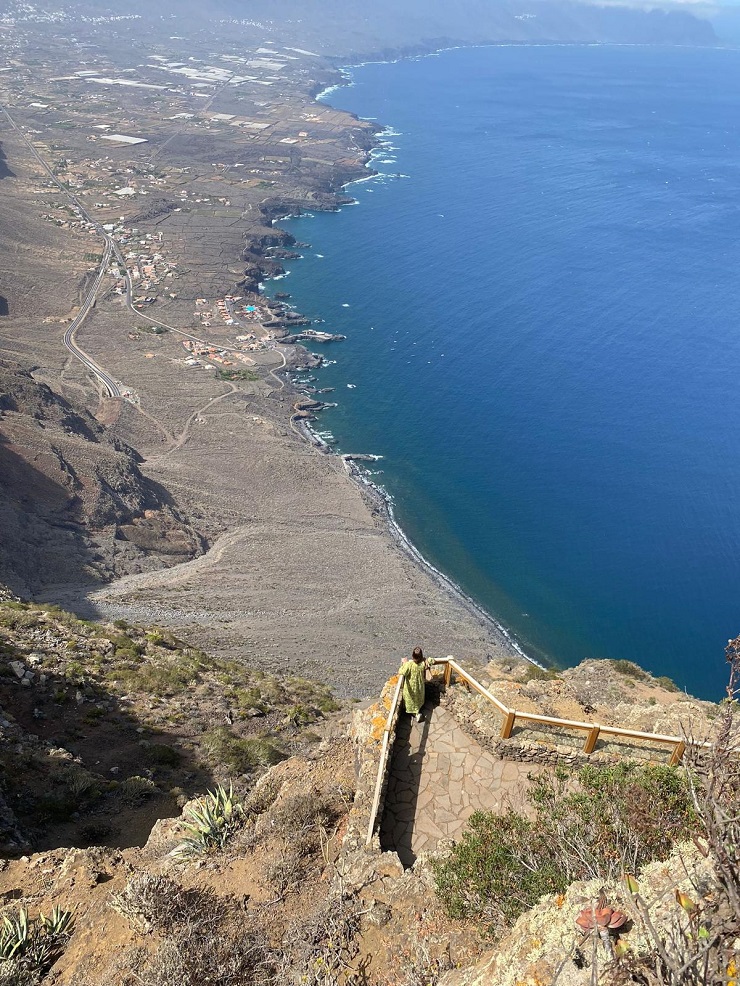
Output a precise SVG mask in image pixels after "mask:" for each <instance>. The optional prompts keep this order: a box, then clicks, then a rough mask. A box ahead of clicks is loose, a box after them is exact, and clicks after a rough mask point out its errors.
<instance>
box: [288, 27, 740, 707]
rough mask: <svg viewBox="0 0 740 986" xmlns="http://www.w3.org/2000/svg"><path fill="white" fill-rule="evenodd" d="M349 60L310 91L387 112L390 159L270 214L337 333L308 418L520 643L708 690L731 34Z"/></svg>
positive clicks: (729, 282)
mask: <svg viewBox="0 0 740 986" xmlns="http://www.w3.org/2000/svg"><path fill="white" fill-rule="evenodd" d="M351 78H352V84H351V85H350V86H348V87H345V88H341V89H338V90H334V91H332V92H330V93H327V94H326V95H325V96H324V97H323V98H325V99H326V100H327V101H328V102H330V103H331V104H332V105H334V106H337V107H341V108H344V109H347V110H351V111H352V112H354V113H356V114H358V115H359V116H362V117H370V118H374V119H376V120H377V121H378V122H379V125H382V126H384V127H387V128H390V129H389V130H387V131H386V135H385V137H384V138H383V139H384V143H383V145H382V146H381V149H380V152H379V153H378V154H377V155H376V156H375V161H374V167H375V168H376V169H377V170H379V171H380V172H382V174H381V175H380V176H379V177H378V178H375V179H373V180H370V181H366V182H361V183H355V184H353V185H352V186H350V187H349V189H348V191H349V192H350V194H352V195H354V196H355V197H356V199H357V203H358V204H357V205H356V206H354V207H347V208H343V209H342V210H341V212H340V213H339V214H317V215H315V216H311V217H301V218H299V219H294V220H289V221H286V222H282V223H281V224H280V225H281V226H283V227H284V228H287V229H289V230H290V231H291V232H292V233H293V234H294V235H295V236H296V237H297V238H298V239H299V240H301V241H308V242H310V243H311V248H310V249H305V250H303V251H302V252H303V254H304V257H303V259H301V260H298V261H290V262H288V264H287V266H288V268H289V269H290V275H289V276H288V277H287V278H286V279H281V280H278V281H276V282H271V284H270V286H269V290H270V291H271V292H272V293H274V292H275V291H289V292H290V293H291V295H292V301H291V303H294V304H295V305H296V306H297V308H298V309H299V310H300V311H302V312H304V313H305V314H307V315H310V316H311V317H313V318H317V319H318V318H322V319H324V320H325V323H324V324H323V325H318V326H317V328H322V329H326V330H329V331H333V332H340V333H343V334H345V335H346V336H347V341H346V342H342V343H335V344H331V345H329V346H324V347H323V348H322V349H321V352H322V353H323V354H324V355H325V356H327V357H328V358H330V359H332V360H336V363H335V364H333V365H330V366H328V367H325V368H323V369H321V370H319V371H318V372H317V373H316V374H315V376H316V381H315V382H314V383H313V385H314V386H316V387H322V388H323V387H333V388H335V390H334V392H333V393H332V394H331V395H326V396H325V398H324V399H325V400H330V401H334V400H335V401H336V402H337V404H338V406H337V407H336V408H334V409H331V410H328V411H325V412H323V413H322V414H321V416H320V421H319V422H318V423H317V426H316V427H317V430H318V431H321V432H328V433H330V434H331V435H332V436H333V437H334V438H335V440H336V443H337V445H336V447H337V448H338V449H339V450H340V451H343V452H354V453H358V452H360V453H377V454H379V455H382V456H383V459H382V460H381V461H380V462H379V463H378V464H377V466H378V469H379V470H382V472H379V473H378V474H377V475H376V476H375V477H374V478H375V480H376V481H377V482H379V483H381V484H382V485H383V486H384V487H385V489H386V490H387V491H388V493H389V494H390V495H391V497H392V498H393V501H394V504H395V513H396V517H397V519H398V521H399V523H400V525H401V526H402V528H403V529H404V531H405V532H406V533H407V535H408V536H409V537H410V538H411V540H412V541H413V542H414V543H415V544H416V546H417V547H418V548H419V549H420V550H421V551H422V552H423V554H424V555H425V556H426V557H427V558H428V559H429V560H430V561H431V562H432V563H433V564H434V565H435V566H437V567H438V568H439V569H441V570H442V571H444V572H445V573H446V574H447V575H448V576H450V577H451V578H452V579H454V580H455V581H456V582H457V583H459V585H460V586H461V587H462V588H463V589H464V590H465V591H466V592H467V593H468V594H469V595H470V596H471V597H473V598H474V599H475V600H476V601H477V602H478V603H480V604H481V605H482V606H483V607H484V608H485V609H487V610H488V611H489V612H490V613H491V614H493V615H494V616H495V617H496V618H497V619H499V620H500V621H501V622H502V623H503V624H504V625H505V626H506V627H508V628H510V629H511V630H512V631H513V633H514V634H515V635H516V638H517V639H518V641H519V642H520V644H521V646H522V647H523V648H524V649H525V651H527V652H528V653H529V654H531V655H532V656H533V657H535V658H538V659H544V660H546V661H550V662H553V663H555V664H557V665H563V666H565V665H570V664H574V663H577V662H578V661H580V660H582V659H583V658H586V657H609V658H626V659H629V660H634V661H637V662H639V663H640V664H642V665H643V666H645V667H646V668H648V669H649V670H651V671H652V672H653V673H654V674H656V675H669V676H670V677H671V678H673V679H674V680H675V681H676V682H677V684H678V685H679V686H680V687H681V688H686V689H687V690H688V691H690V692H692V693H693V694H696V695H699V696H701V697H706V698H713V699H718V698H720V697H722V694H723V689H724V685H725V683H726V665H725V660H724V647H725V645H726V643H727V640H728V638H729V637H731V636H735V635H736V634H738V633H740V399H739V395H740V51H737V50H702V49H680V48H653V47H649V48H648V47H646V48H643V47H603V46H590V47H568V46H545V47H539V46H514V47H506V46H497V47H486V48H477V49H467V50H454V51H447V52H443V53H441V54H439V55H436V56H433V57H427V58H421V59H417V60H406V61H399V62H397V63H392V64H368V65H364V66H360V67H358V68H354V69H352V70H351ZM314 348H315V349H318V347H314ZM422 643H423V641H422ZM459 656H461V657H464V655H459Z"/></svg>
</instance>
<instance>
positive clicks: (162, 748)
mask: <svg viewBox="0 0 740 986" xmlns="http://www.w3.org/2000/svg"><path fill="white" fill-rule="evenodd" d="M143 752H144V759H145V760H146V762H147V763H149V764H152V765H153V766H157V767H178V766H179V765H180V763H181V761H182V754H181V753H180V751H179V750H176V749H175V748H174V746H167V744H166V743H152V745H151V746H147V747H145V748H144V751H143Z"/></svg>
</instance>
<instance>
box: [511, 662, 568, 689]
mask: <svg viewBox="0 0 740 986" xmlns="http://www.w3.org/2000/svg"><path fill="white" fill-rule="evenodd" d="M559 677H560V672H559V671H558V669H557V668H541V667H539V666H538V665H537V664H532V663H531V662H530V661H527V663H526V664H525V665H524V667H523V668H522V670H521V672H520V673H519V678H518V680H519V681H520V682H521V683H522V684H526V682H528V681H557V679H558V678H559Z"/></svg>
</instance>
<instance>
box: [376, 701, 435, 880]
mask: <svg viewBox="0 0 740 986" xmlns="http://www.w3.org/2000/svg"><path fill="white" fill-rule="evenodd" d="M438 705H439V686H438V685H437V684H436V683H433V682H432V683H430V682H428V683H427V688H426V699H425V701H424V708H423V709H422V714H423V716H424V719H423V720H422V722H416V721H415V719H414V717H413V716H410V715H409V714H408V713H407V712H404V711H403V710H401V712H400V713H399V719H398V724H397V726H396V738H395V742H394V744H393V755H392V757H391V759H390V764H389V771H388V786H387V789H386V795H385V807H384V809H383V818H382V821H381V823H380V847H381V849H382V850H383V851H388V850H391V851H393V852H396V853H398V858H399V859H400V860H401V863H402V864H403V865H404V867H406V868H407V869H408V868H409V867H411V866H413V865H414V863H415V862H416V853H415V852H414V850H413V848H412V844H413V836H414V823H415V819H416V808H417V802H418V799H419V789H420V786H421V772H422V765H423V762H424V754H425V751H426V747H427V742H428V739H429V729H430V726H431V719H432V716H433V714H434V709H435V708H436V707H437V706H438Z"/></svg>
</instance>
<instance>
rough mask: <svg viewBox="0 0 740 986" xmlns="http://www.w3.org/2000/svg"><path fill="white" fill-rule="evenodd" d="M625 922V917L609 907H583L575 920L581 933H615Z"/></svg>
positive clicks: (596, 904) (595, 905) (596, 905)
mask: <svg viewBox="0 0 740 986" xmlns="http://www.w3.org/2000/svg"><path fill="white" fill-rule="evenodd" d="M626 921H627V915H626V914H624V913H622V911H618V910H616V908H614V907H609V905H608V904H607V905H605V906H602V907H600V906H598V903H595V904H594V905H593V906H592V907H584V908H583V910H582V911H581V913H580V914H579V915H578V917H577V918H576V924H577V925H578V927H579V928H580V929H581V930H582V931H586V932H589V931H599V933H601V932H602V931H606V932H609V931H617V930H618V929H619V928H621V927H622V925H623V924H624V923H625V922H626Z"/></svg>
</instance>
